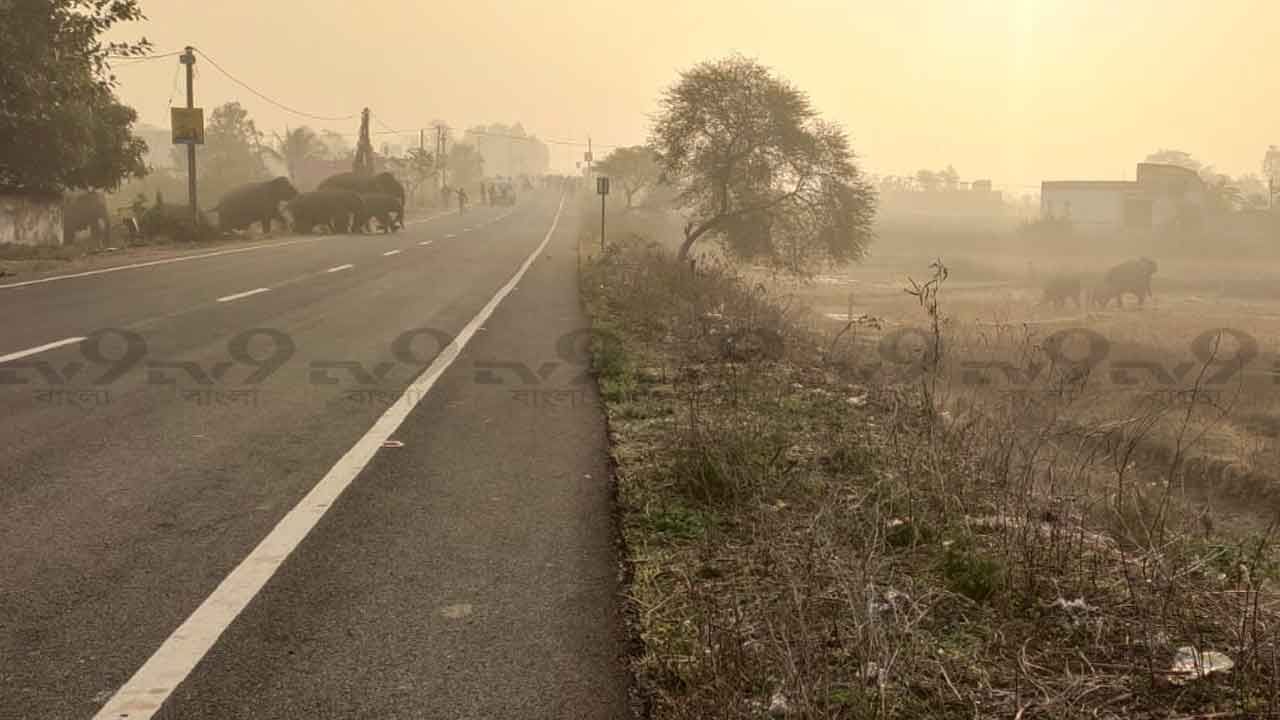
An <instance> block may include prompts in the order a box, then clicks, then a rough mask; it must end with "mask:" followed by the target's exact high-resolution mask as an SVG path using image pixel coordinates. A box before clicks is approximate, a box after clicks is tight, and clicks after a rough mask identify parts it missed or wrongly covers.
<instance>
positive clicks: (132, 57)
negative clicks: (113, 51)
mask: <svg viewBox="0 0 1280 720" xmlns="http://www.w3.org/2000/svg"><path fill="white" fill-rule="evenodd" d="M181 54H182V51H181V50H175V51H173V52H167V53H156V54H154V55H108V56H107V59H108V60H132V61H134V62H132V63H128V64H130V65H132V64H134V63H139V62H146V61H147V60H159V59H161V58H167V57H175V56H177V55H181Z"/></svg>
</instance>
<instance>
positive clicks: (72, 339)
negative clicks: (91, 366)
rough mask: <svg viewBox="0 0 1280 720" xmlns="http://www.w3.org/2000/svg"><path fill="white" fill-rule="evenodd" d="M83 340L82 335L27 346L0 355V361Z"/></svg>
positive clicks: (27, 355) (15, 358) (20, 357)
mask: <svg viewBox="0 0 1280 720" xmlns="http://www.w3.org/2000/svg"><path fill="white" fill-rule="evenodd" d="M83 341H84V338H82V337H69V338H67V339H65V340H58V341H57V342H51V343H45V344H44V345H41V346H40V347H33V348H28V349H27V350H19V351H18V352H15V353H9V354H8V355H0V363H7V362H11V361H13V360H20V359H22V358H24V357H30V356H32V355H38V354H39V353H42V352H44V351H46V350H53V349H54V348H60V347H62V346H63V345H73V344H75V343H78V342H83Z"/></svg>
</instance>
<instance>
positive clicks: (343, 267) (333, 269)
mask: <svg viewBox="0 0 1280 720" xmlns="http://www.w3.org/2000/svg"><path fill="white" fill-rule="evenodd" d="M353 267H355V265H351V264H350V263H348V264H346V265H339V266H337V267H331V268H329V269H328V270H325V272H327V273H336V272H342V271H343V270H350V269H351V268H353Z"/></svg>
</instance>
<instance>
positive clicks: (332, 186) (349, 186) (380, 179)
mask: <svg viewBox="0 0 1280 720" xmlns="http://www.w3.org/2000/svg"><path fill="white" fill-rule="evenodd" d="M316 189H317V190H351V191H353V192H358V193H382V194H384V195H390V196H392V197H394V198H397V199H399V200H400V206H401V207H404V200H405V192H404V186H403V185H401V184H400V181H399V180H397V179H396V176H395V175H392V174H391V173H389V172H380V173H378V174H377V175H369V176H365V175H357V174H356V173H353V172H345V173H340V174H338V175H334V176H332V177H329V178H326V179H325V180H324V182H322V183H320V185H319V187H317V188H316Z"/></svg>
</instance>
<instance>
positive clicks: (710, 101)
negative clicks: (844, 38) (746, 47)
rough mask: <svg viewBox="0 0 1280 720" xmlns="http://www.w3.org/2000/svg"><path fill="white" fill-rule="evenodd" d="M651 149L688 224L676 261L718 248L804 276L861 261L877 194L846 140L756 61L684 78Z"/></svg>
mask: <svg viewBox="0 0 1280 720" xmlns="http://www.w3.org/2000/svg"><path fill="white" fill-rule="evenodd" d="M650 144H651V145H652V147H653V148H654V149H655V150H656V151H657V152H658V155H659V157H660V162H661V164H662V167H663V170H664V172H665V173H666V175H667V178H668V180H670V181H671V182H673V183H675V184H676V186H677V189H678V191H679V195H678V203H679V205H680V206H681V208H682V209H683V210H684V211H685V212H686V214H687V215H688V223H687V224H686V226H685V233H684V235H685V239H684V243H683V245H682V246H681V248H680V255H681V257H686V256H687V255H688V253H689V251H690V249H691V248H692V247H693V245H694V243H696V242H698V241H699V240H701V239H703V238H716V239H719V240H720V241H722V243H723V244H724V245H725V247H726V248H727V249H728V250H729V251H730V252H732V253H733V254H735V255H736V256H738V257H740V258H743V259H748V260H754V261H762V262H766V263H768V264H770V265H772V266H774V267H778V268H782V269H786V270H789V271H792V272H804V271H806V270H808V269H811V268H812V267H813V266H814V264H815V263H819V262H847V261H850V260H857V259H860V258H861V257H862V255H863V253H864V252H865V250H866V248H867V245H868V244H869V242H870V240H871V222H872V219H873V217H874V214H875V191H874V190H873V189H872V188H871V186H870V185H869V184H868V183H867V182H866V181H865V180H864V179H863V177H862V175H861V173H860V172H859V171H858V168H857V166H856V165H855V164H854V158H853V153H852V151H851V150H850V148H849V142H848V139H847V138H846V137H845V134H844V132H843V131H842V130H841V129H840V128H838V127H836V126H835V125H833V124H831V123H828V122H824V121H823V120H821V119H820V118H819V117H818V115H817V112H816V111H815V110H814V109H813V106H812V105H811V103H810V102H809V98H808V97H807V96H806V95H805V94H804V93H803V92H801V91H800V90H798V89H797V88H795V87H794V86H792V85H791V84H790V83H788V82H787V81H785V80H783V79H781V78H778V77H776V76H775V75H774V74H773V73H772V71H770V70H769V69H768V68H766V67H764V66H763V65H761V64H759V63H757V62H755V61H753V60H749V59H747V58H743V57H739V56H733V57H730V58H727V59H724V60H719V61H714V62H707V63H703V64H700V65H697V66H695V67H694V68H692V69H690V70H688V71H685V72H684V73H682V74H681V76H680V79H679V81H678V82H677V83H676V84H675V85H674V86H672V87H671V88H670V89H668V90H667V91H666V92H665V94H664V95H663V98H662V102H661V111H660V112H659V114H658V117H657V119H656V121H655V124H654V128H653V134H652V138H651V142H650Z"/></svg>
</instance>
